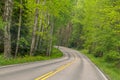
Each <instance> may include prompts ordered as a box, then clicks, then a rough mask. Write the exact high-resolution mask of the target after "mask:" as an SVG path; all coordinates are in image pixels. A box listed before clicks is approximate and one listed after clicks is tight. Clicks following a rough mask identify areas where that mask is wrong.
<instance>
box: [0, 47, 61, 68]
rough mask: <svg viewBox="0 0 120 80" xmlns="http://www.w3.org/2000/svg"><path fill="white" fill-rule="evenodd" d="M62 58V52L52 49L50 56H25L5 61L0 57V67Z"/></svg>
mask: <svg viewBox="0 0 120 80" xmlns="http://www.w3.org/2000/svg"><path fill="white" fill-rule="evenodd" d="M62 56H63V54H62V52H61V51H59V50H58V49H56V48H53V50H52V54H51V56H25V57H18V58H12V59H9V60H7V59H4V57H3V55H0V66H4V65H11V64H20V63H27V62H35V61H41V60H50V59H55V58H60V57H62Z"/></svg>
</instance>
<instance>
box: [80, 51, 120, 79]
mask: <svg viewBox="0 0 120 80" xmlns="http://www.w3.org/2000/svg"><path fill="white" fill-rule="evenodd" d="M81 52H82V53H84V54H85V55H86V56H87V57H89V58H90V60H91V61H92V62H93V63H95V64H96V65H97V66H98V67H99V68H100V69H101V70H102V71H103V72H104V73H105V74H107V76H108V78H109V79H110V80H120V69H119V68H117V67H116V66H115V63H113V62H106V61H105V58H104V57H102V58H96V57H94V56H93V55H92V54H87V51H86V50H82V51H81Z"/></svg>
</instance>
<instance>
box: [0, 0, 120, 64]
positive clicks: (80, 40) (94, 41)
mask: <svg viewBox="0 0 120 80" xmlns="http://www.w3.org/2000/svg"><path fill="white" fill-rule="evenodd" d="M54 45H58V46H66V47H72V48H78V49H86V50H87V51H88V53H90V54H93V55H94V56H95V57H105V58H104V59H105V60H106V61H110V62H115V63H116V64H117V65H120V0H0V53H1V54H0V55H4V57H5V58H7V59H9V58H16V57H18V56H25V55H30V56H36V55H41V54H44V55H46V56H50V54H51V52H52V48H53V46H54Z"/></svg>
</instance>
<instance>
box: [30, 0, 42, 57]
mask: <svg viewBox="0 0 120 80" xmlns="http://www.w3.org/2000/svg"><path fill="white" fill-rule="evenodd" d="M39 2H40V1H39V0H36V4H39ZM38 17H39V9H38V8H36V10H35V19H34V26H33V32H32V43H31V48H30V55H31V56H32V55H34V54H33V53H34V48H35V40H36V28H37V25H38Z"/></svg>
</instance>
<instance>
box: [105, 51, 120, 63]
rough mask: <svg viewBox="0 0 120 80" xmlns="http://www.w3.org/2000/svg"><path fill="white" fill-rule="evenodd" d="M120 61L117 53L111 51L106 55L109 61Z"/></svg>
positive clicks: (119, 55)
mask: <svg viewBox="0 0 120 80" xmlns="http://www.w3.org/2000/svg"><path fill="white" fill-rule="evenodd" d="M119 59H120V54H119V52H117V51H110V52H109V53H108V54H107V55H106V60H107V61H118V60H119Z"/></svg>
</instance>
